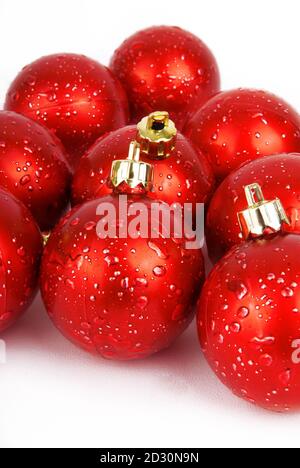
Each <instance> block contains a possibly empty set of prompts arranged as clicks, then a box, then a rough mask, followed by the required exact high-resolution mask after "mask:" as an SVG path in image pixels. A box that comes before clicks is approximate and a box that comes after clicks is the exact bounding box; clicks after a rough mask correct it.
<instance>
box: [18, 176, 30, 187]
mask: <svg viewBox="0 0 300 468" xmlns="http://www.w3.org/2000/svg"><path fill="white" fill-rule="evenodd" d="M30 181H31V177H30V175H29V174H27V175H24V176H23V177H22V178H21V180H20V184H21V185H26V184H28V183H29V182H30Z"/></svg>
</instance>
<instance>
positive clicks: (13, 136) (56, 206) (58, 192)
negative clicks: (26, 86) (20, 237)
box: [0, 111, 71, 231]
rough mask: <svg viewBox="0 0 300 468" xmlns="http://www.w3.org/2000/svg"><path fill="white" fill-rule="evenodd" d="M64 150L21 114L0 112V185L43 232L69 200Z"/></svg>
mask: <svg viewBox="0 0 300 468" xmlns="http://www.w3.org/2000/svg"><path fill="white" fill-rule="evenodd" d="M70 184H71V171H70V168H69V165H68V163H67V161H66V158H65V153H64V150H63V149H62V147H61V144H60V143H59V142H58V141H57V139H56V138H55V137H54V136H53V135H52V134H51V133H50V132H49V131H48V130H47V129H45V128H44V127H42V126H41V125H39V124H38V123H36V122H34V121H33V120H30V119H28V118H26V117H24V116H22V115H20V114H16V113H14V112H5V111H2V112H0V186H2V187H4V188H5V189H6V190H8V191H9V192H11V193H13V195H15V196H16V197H17V198H18V199H19V200H21V201H22V202H23V203H24V204H25V205H26V206H27V208H29V210H30V211H31V213H32V214H33V216H34V218H35V219H36V221H37V222H38V224H39V226H40V228H41V230H43V231H47V230H49V229H51V228H53V226H54V225H55V224H56V223H57V221H58V220H59V218H60V217H61V215H62V213H63V212H64V210H65V208H66V206H67V204H68V202H69V198H70Z"/></svg>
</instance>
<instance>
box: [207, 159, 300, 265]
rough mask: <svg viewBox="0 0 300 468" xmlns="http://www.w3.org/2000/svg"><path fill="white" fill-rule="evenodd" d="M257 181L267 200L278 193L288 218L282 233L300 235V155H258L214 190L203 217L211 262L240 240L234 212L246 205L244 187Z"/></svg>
mask: <svg viewBox="0 0 300 468" xmlns="http://www.w3.org/2000/svg"><path fill="white" fill-rule="evenodd" d="M253 182H256V183H258V184H259V185H260V186H261V188H262V190H263V192H264V195H265V197H266V198H267V199H271V198H274V193H276V195H277V196H278V198H279V199H280V201H281V202H282V204H283V206H284V207H285V211H286V213H287V215H288V217H289V219H290V222H291V223H290V225H287V224H285V225H284V226H283V230H284V231H285V232H294V233H297V234H300V197H299V194H300V154H281V155H275V156H270V157H268V158H260V159H257V160H256V161H253V162H251V163H249V164H247V165H245V166H243V167H241V168H240V169H238V170H236V171H235V172H233V173H232V174H230V175H229V176H228V177H227V178H226V179H225V180H224V181H223V183H222V184H221V185H220V187H219V188H218V189H217V191H216V192H215V194H214V196H213V198H212V200H211V203H210V206H209V209H208V214H207V218H206V239H207V244H208V249H209V255H210V258H211V260H212V261H213V262H215V261H216V260H219V259H220V258H221V257H222V256H223V255H224V254H225V253H226V252H227V251H228V250H229V249H230V248H231V247H233V246H234V245H237V244H240V243H242V242H243V236H242V234H241V230H240V227H239V223H238V219H237V214H238V213H239V211H241V210H242V209H243V208H244V206H245V192H244V187H245V186H247V185H249V184H251V183H253Z"/></svg>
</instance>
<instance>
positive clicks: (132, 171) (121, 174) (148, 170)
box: [110, 141, 154, 190]
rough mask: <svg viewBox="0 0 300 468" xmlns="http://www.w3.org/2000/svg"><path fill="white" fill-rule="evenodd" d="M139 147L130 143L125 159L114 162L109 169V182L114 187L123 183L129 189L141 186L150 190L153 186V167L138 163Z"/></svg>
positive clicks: (135, 143) (137, 144)
mask: <svg viewBox="0 0 300 468" xmlns="http://www.w3.org/2000/svg"><path fill="white" fill-rule="evenodd" d="M140 151H141V148H140V145H139V143H137V142H136V141H132V142H131V143H130V146H129V152H128V157H127V159H122V160H117V161H114V162H113V164H112V168H111V176H110V179H111V182H112V184H113V186H114V187H116V188H117V187H119V185H121V184H123V183H125V184H126V185H128V186H129V187H130V188H131V189H135V188H137V187H139V186H143V187H144V188H145V190H150V189H151V188H152V185H153V177H154V172H153V166H152V165H151V164H148V163H145V162H143V161H140Z"/></svg>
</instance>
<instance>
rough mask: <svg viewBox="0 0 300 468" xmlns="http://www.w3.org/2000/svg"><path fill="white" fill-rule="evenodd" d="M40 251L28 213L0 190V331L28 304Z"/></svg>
mask: <svg viewBox="0 0 300 468" xmlns="http://www.w3.org/2000/svg"><path fill="white" fill-rule="evenodd" d="M41 254H42V238H41V235H40V232H39V229H38V226H37V225H36V223H35V221H34V219H33V218H32V216H31V214H30V212H29V211H28V210H27V208H26V207H25V206H24V205H23V204H22V203H21V202H20V201H19V200H17V199H16V198H15V197H13V196H12V195H11V194H10V193H8V192H6V191H4V190H3V189H0V332H3V331H4V330H5V329H6V328H8V327H9V326H10V325H12V324H13V323H14V322H15V321H16V320H17V319H18V318H19V316H20V315H21V314H22V313H23V312H24V311H25V310H26V309H27V308H28V306H29V305H30V304H31V302H32V300H33V298H34V295H35V292H36V289H37V283H38V273H39V261H40V257H41Z"/></svg>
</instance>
